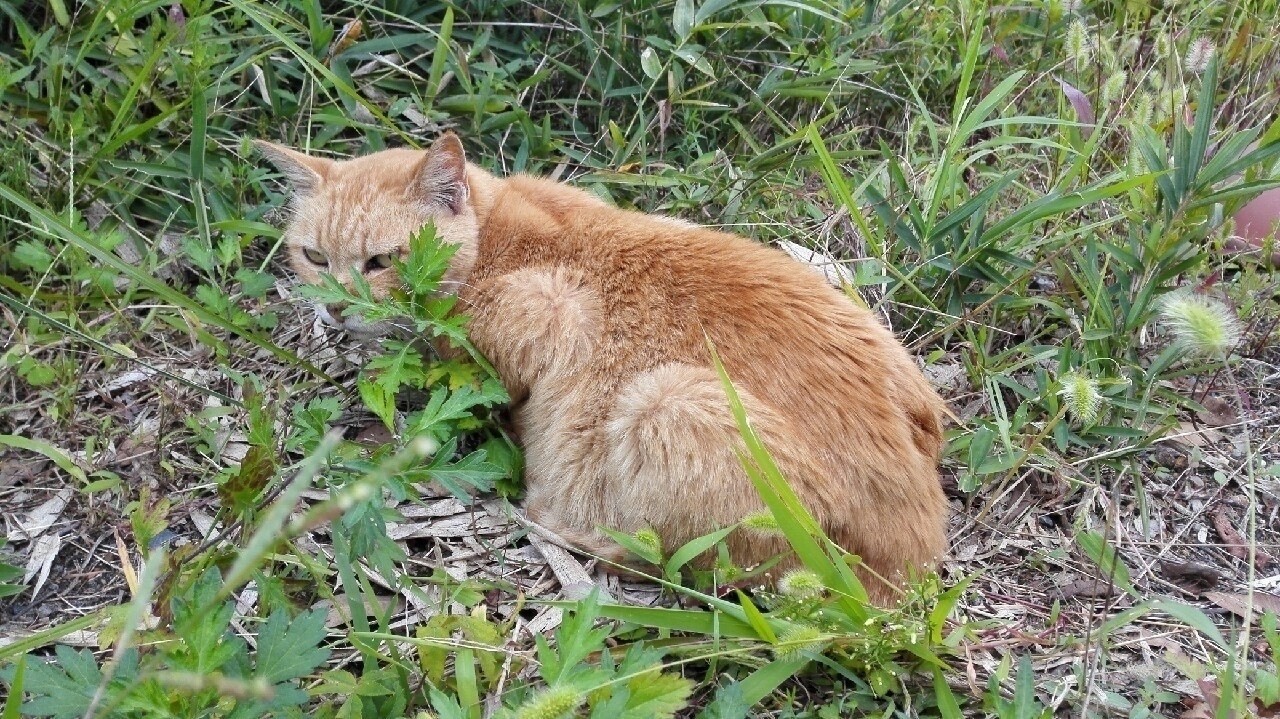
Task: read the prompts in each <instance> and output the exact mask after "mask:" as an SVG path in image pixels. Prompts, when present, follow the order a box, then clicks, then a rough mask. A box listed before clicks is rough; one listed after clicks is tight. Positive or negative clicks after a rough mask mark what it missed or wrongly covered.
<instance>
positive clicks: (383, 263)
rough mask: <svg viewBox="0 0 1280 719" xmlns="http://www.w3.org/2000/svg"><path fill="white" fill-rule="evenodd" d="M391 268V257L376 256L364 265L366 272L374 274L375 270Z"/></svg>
mask: <svg viewBox="0 0 1280 719" xmlns="http://www.w3.org/2000/svg"><path fill="white" fill-rule="evenodd" d="M390 267H391V255H388V254H385V253H384V254H381V255H374V256H373V257H370V258H369V261H368V262H366V263H364V271H365V272H373V271H374V270H385V269H389V268H390Z"/></svg>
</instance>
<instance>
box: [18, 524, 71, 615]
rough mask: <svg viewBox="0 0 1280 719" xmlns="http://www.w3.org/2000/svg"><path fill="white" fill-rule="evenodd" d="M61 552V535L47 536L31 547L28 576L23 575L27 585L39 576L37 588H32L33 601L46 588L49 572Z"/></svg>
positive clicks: (28, 559) (27, 569)
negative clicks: (42, 588) (41, 589)
mask: <svg viewBox="0 0 1280 719" xmlns="http://www.w3.org/2000/svg"><path fill="white" fill-rule="evenodd" d="M60 551H62V535H61V534H46V535H44V536H43V537H41V538H39V539H37V540H36V541H35V544H33V545H31V556H30V557H27V567H26V574H25V575H23V578H22V582H23V584H25V583H27V582H29V581H31V578H32V577H35V576H36V575H37V574H38V575H39V576H38V577H37V578H36V583H35V586H34V587H32V588H31V599H32V600H34V599H35V598H36V596H37V595H39V594H40V588H41V587H43V586H44V583H45V580H46V579H48V578H49V570H50V569H52V568H53V560H54V559H55V558H56V557H57V556H58V552H60Z"/></svg>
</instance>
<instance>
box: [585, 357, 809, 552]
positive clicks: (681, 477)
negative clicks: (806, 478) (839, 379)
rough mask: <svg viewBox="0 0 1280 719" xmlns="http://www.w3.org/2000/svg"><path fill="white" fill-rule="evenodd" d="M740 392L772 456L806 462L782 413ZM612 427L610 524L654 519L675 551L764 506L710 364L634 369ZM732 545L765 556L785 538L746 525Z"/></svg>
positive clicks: (651, 524) (646, 524)
mask: <svg viewBox="0 0 1280 719" xmlns="http://www.w3.org/2000/svg"><path fill="white" fill-rule="evenodd" d="M739 394H740V396H741V397H742V399H743V402H744V404H745V405H746V407H747V413H748V416H749V420H750V422H751V424H752V427H753V429H755V430H756V431H757V433H759V434H760V435H761V437H762V438H763V439H764V440H765V442H766V444H768V446H769V449H770V451H771V452H773V453H774V458H775V460H777V461H778V462H779V464H780V465H782V466H784V467H787V468H788V469H791V470H799V468H800V467H801V466H802V464H803V462H802V461H801V458H799V457H797V456H795V455H794V450H795V448H796V446H797V444H798V443H797V442H795V441H794V440H791V438H789V437H788V436H787V432H786V430H785V426H784V423H783V422H782V420H781V419H780V418H779V417H778V416H777V415H776V413H774V412H772V411H770V410H769V409H768V408H767V407H765V406H764V405H763V404H761V403H760V402H757V401H756V400H755V399H754V398H753V397H752V396H751V395H750V394H749V393H746V392H744V391H741V390H740V391H739ZM605 436H606V443H607V445H608V447H609V450H608V451H609V455H608V460H607V462H606V466H605V468H604V472H605V475H606V479H605V482H604V486H605V494H606V496H607V498H608V499H607V504H606V513H607V514H608V515H611V519H612V521H613V523H614V526H612V527H611V528H612V529H620V530H623V531H628V532H634V531H636V530H638V529H642V528H651V529H653V530H654V531H656V532H657V533H658V535H659V536H660V537H661V538H662V540H663V544H664V547H665V549H666V550H667V551H668V552H670V551H673V550H675V549H677V548H678V547H679V546H681V545H682V544H684V543H685V542H688V541H689V540H691V539H694V538H696V537H699V536H702V535H705V534H708V533H710V532H713V531H715V530H717V529H720V528H722V527H726V526H729V525H732V524H735V523H737V522H738V521H740V520H741V519H742V518H743V517H744V516H747V515H750V514H754V513H756V512H760V511H762V510H763V509H764V505H763V503H762V502H761V500H760V498H759V495H758V494H757V492H756V489H755V487H754V485H753V484H752V483H751V481H750V479H749V478H748V477H747V474H746V472H745V471H744V470H743V468H742V465H741V463H740V460H739V458H738V452H737V450H738V449H739V448H740V447H742V441H741V437H740V436H739V434H738V428H737V424H736V423H735V421H734V418H733V415H732V413H731V412H730V410H729V402H728V398H727V397H726V395H725V393H724V388H723V386H722V385H721V384H720V379H719V377H718V376H717V375H716V373H715V372H714V371H713V370H712V369H711V368H710V367H696V366H693V365H690V364H684V363H669V364H665V365H661V366H658V367H656V368H654V369H651V370H648V371H646V372H642V373H640V374H639V375H637V376H635V377H634V378H632V379H631V380H630V381H628V382H626V383H625V384H624V385H623V388H622V390H621V392H620V393H619V394H618V396H617V398H616V400H615V401H614V404H613V407H612V412H611V414H610V418H609V421H608V423H607V426H606V430H605ZM728 545H729V548H730V551H731V553H732V555H733V557H734V559H735V560H737V561H742V562H758V561H762V560H764V559H767V558H768V557H770V556H773V555H775V554H777V553H780V552H782V551H783V550H784V549H785V546H786V545H785V542H783V541H782V540H780V539H778V538H773V537H765V536H759V535H755V534H751V533H747V532H743V531H741V530H740V531H737V532H735V533H734V534H732V535H730V538H729V541H728ZM740 555H741V556H740Z"/></svg>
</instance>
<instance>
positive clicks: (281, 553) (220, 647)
mask: <svg viewBox="0 0 1280 719" xmlns="http://www.w3.org/2000/svg"><path fill="white" fill-rule="evenodd" d="M1278 25H1280V9H1278V8H1277V5H1276V3H1275V2H1274V0H1249V1H1246V2H1237V3H1212V2H1207V1H1205V0H1177V1H1176V2H1175V1H1168V2H1164V3H1146V2H1134V1H1131V0H1098V1H1095V2H1078V1H1072V2H1062V1H1060V0H1036V1H1033V2H1025V3H1011V4H993V3H989V2H984V1H980V0H949V1H946V2H937V3H926V2H912V1H910V0H897V1H895V2H878V1H877V0H866V2H860V3H838V2H824V1H822V0H748V1H741V0H701V1H699V0H676V1H675V2H656V3H639V2H635V3H627V2H624V3H619V2H610V1H609V0H604V1H603V2H584V3H582V4H573V3H555V2H548V3H537V2H528V1H524V0H522V1H509V0H480V1H478V2H471V3H465V4H457V5H452V6H451V5H448V4H444V3H433V2H418V1H417V0H414V1H413V2H409V1H397V0H388V1H387V2H382V3H369V2H320V1H319V0H314V1H307V0H277V1H275V2H267V1H259V0H227V1H225V2H214V1H213V0H187V1H185V2H172V3H171V2H159V1H146V0H115V1H108V2H99V1H96V0H87V1H85V2H80V3H68V2H65V1H64V0H50V1H49V2H38V3H36V2H14V1H13V0H0V126H2V127H3V132H2V133H0V305H2V306H0V316H3V318H4V322H3V325H0V338H2V339H0V507H3V511H0V521H2V522H3V528H2V529H0V532H3V535H2V536H3V537H5V539H6V540H7V544H6V543H4V542H0V596H7V599H4V600H3V602H2V603H0V697H4V698H3V699H0V701H2V702H3V704H2V705H0V712H2V713H3V716H4V717H5V718H6V719H7V718H8V717H11V716H19V715H33V716H58V717H73V716H74V717H79V716H263V715H283V716H301V715H307V716H370V717H374V716H377V717H388V716H426V715H428V714H430V715H435V716H440V717H450V718H453V717H457V718H463V717H465V718H466V719H480V718H481V717H490V716H516V717H522V718H528V719H535V718H544V717H548V718H549V717H565V716H588V715H589V716H608V717H611V719H612V718H614V717H637V718H639V717H671V716H675V715H679V716H695V715H696V716H705V717H708V718H710V717H741V716H748V715H750V716H764V715H770V716H787V717H791V716H804V717H815V716H816V717H822V718H823V719H827V718H829V717H836V716H863V715H866V716H872V715H874V716H928V717H933V716H940V717H955V716H973V715H990V716H1000V717H1017V718H1019V719H1021V718H1024V717H1039V716H1048V715H1050V714H1053V713H1060V714H1063V715H1070V716H1127V717H1135V718H1136V717H1146V716H1170V717H1174V716H1179V717H1207V716H1215V717H1226V716H1241V715H1243V714H1245V713H1248V712H1253V713H1257V714H1261V715H1266V716H1274V715H1275V714H1276V713H1277V711H1280V677H1278V676H1277V658H1280V638H1278V637H1277V633H1276V626H1275V625H1276V620H1275V612H1276V611H1277V610H1278V609H1280V599H1277V598H1276V597H1275V596H1274V595H1273V594H1272V592H1274V591H1275V590H1276V588H1277V584H1278V583H1280V580H1278V579H1277V575H1276V572H1277V566H1276V564H1275V562H1274V560H1273V557H1274V556H1275V555H1276V552H1277V550H1278V548H1277V546H1276V544H1277V538H1278V537H1280V519H1278V517H1280V503H1278V501H1277V490H1278V489H1280V440H1278V439H1277V436H1278V430H1280V398H1278V396H1277V390H1276V388H1277V387H1278V386H1280V382H1278V380H1280V352H1277V350H1276V348H1275V342H1274V330H1275V328H1276V324H1277V322H1280V308H1278V307H1277V302H1276V300H1277V284H1276V277H1275V275H1274V274H1273V271H1272V270H1273V269H1274V267H1273V266H1272V265H1271V264H1270V260H1271V259H1272V258H1273V256H1274V255H1273V253H1274V252H1275V248H1274V241H1273V240H1265V239H1241V238H1240V237H1239V235H1240V234H1241V233H1240V232H1239V231H1238V230H1239V228H1237V227H1235V223H1234V222H1233V219H1232V218H1233V217H1234V216H1235V213H1236V211H1237V210H1238V209H1239V208H1240V207H1242V206H1244V205H1245V203H1247V202H1249V201H1250V200H1251V199H1253V198H1254V197H1255V196H1257V195H1258V194H1259V193H1262V192H1264V191H1266V190H1268V189H1271V188H1275V187H1276V186H1277V185H1280V181H1278V180H1277V158H1278V157H1280V143H1278V142H1277V140H1280V122H1278V120H1277V113H1276V107H1277V103H1276V100H1277V97H1280V36H1277V34H1276V32H1275V28H1276V27H1277V26H1278ZM445 129H452V130H454V131H455V132H457V133H458V134H459V135H461V136H462V137H463V139H464V143H465V144H466V146H467V149H468V152H469V153H470V155H471V157H472V158H473V159H474V160H475V161H477V162H479V163H480V164H482V165H485V166H487V167H489V168H491V169H493V170H495V171H498V172H504V173H508V172H532V173H538V174H550V175H555V176H558V177H560V178H562V179H566V180H568V181H571V182H573V183H574V184H577V185H579V186H582V187H586V188H588V189H591V190H592V191H595V192H597V193H599V194H601V195H602V196H604V197H607V198H608V199H610V200H611V201H613V202H615V203H617V204H619V205H621V206H625V207H635V208H638V209H641V210H644V211H649V212H657V213H665V214H671V215H676V216H680V217H684V218H686V219H689V220H693V221H696V222H700V223H705V224H709V225H715V226H719V227H723V228H726V229H729V230H732V231H736V232H740V233H743V234H746V235H748V236H751V237H754V238H756V239H758V240H759V241H761V242H771V243H772V242H790V243H795V244H796V246H799V247H802V248H811V249H818V250H820V251H822V252H823V253H825V254H826V255H827V256H829V257H831V258H834V259H836V260H838V261H839V262H840V263H841V264H842V266H843V267H845V268H846V269H847V273H848V274H847V278H848V280H849V286H850V294H851V301H861V302H865V303H867V304H868V305H870V306H871V307H873V308H874V309H875V310H876V311H877V312H879V313H880V314H881V315H882V316H883V318H884V320H885V322H886V323H888V324H890V325H891V326H892V327H893V328H894V329H895V330H896V331H897V332H898V334H899V336H901V337H902V338H903V340H904V341H905V342H906V343H907V344H908V345H909V346H910V347H911V348H912V349H913V350H914V351H915V352H916V353H917V354H918V356H919V357H920V359H921V361H922V363H923V365H924V366H925V369H926V371H927V372H928V373H929V375H930V376H931V378H933V379H934V380H935V382H936V383H937V384H938V386H939V387H940V389H941V390H942V391H943V392H944V393H945V395H946V396H947V398H948V400H949V402H950V406H951V408H952V410H953V412H954V413H955V415H956V417H955V422H954V423H953V425H952V428H951V431H950V444H949V448H948V453H947V457H946V459H945V461H944V475H945V477H944V478H945V481H946V482H947V486H948V490H949V492H950V493H951V496H952V497H953V500H954V507H955V510H956V511H955V513H954V514H955V517H954V520H953V526H952V557H951V560H950V561H948V562H946V563H945V564H944V566H943V567H942V568H941V569H940V575H939V576H938V577H933V578H924V579H922V581H921V582H920V583H919V585H918V586H916V587H915V588H913V590H912V591H911V592H910V593H909V595H908V597H907V598H906V601H905V603H904V606H903V608H902V609H900V610H897V611H895V612H890V613H881V612H877V611H875V610H872V609H869V608H867V607H866V606H865V605H864V604H863V603H862V602H861V601H860V600H859V589H858V587H857V586H856V581H854V580H852V579H851V576H850V575H849V572H848V569H847V565H846V564H845V563H844V560H843V558H842V557H840V556H839V554H838V553H836V552H833V551H831V548H830V547H828V546H826V545H825V544H823V542H822V540H821V538H820V537H818V538H815V537H813V536H812V534H811V533H810V532H808V531H807V529H806V526H805V521H804V517H805V515H804V512H803V510H802V508H800V507H798V506H796V505H795V503H794V502H793V501H790V500H789V498H788V495H787V491H786V487H785V483H784V482H783V479H782V478H781V477H779V476H777V473H776V472H775V471H773V470H772V468H771V466H770V463H769V461H768V456H767V448H764V447H759V446H758V445H757V444H756V443H754V442H753V441H752V440H753V438H752V437H751V435H750V433H749V431H748V430H747V429H746V428H745V427H744V437H745V439H746V441H747V446H748V447H749V448H750V449H751V450H752V453H751V455H750V457H749V458H748V459H747V460H746V461H747V462H748V466H749V467H751V468H752V470H753V477H754V478H755V479H756V481H757V484H758V486H759V487H760V491H761V492H762V493H764V494H766V496H767V497H769V498H770V500H771V501H770V507H771V510H772V512H771V515H770V516H769V517H761V518H755V519H754V520H753V524H752V526H750V527H742V528H727V529H726V531H777V532H783V533H785V534H786V535H787V536H788V538H789V539H791V540H792V542H793V544H794V545H795V546H796V548H797V550H798V551H800V552H801V553H802V556H804V557H805V562H806V565H807V567H808V569H807V571H805V572H802V573H800V574H797V575H795V576H793V577H791V578H790V581H789V582H787V583H786V584H785V585H784V587H783V590H784V591H782V592H779V593H777V594H773V593H768V592H760V591H757V592H753V593H749V594H748V593H741V592H727V593H725V592H720V591H712V590H711V589H709V588H708V587H709V585H708V581H709V580H714V579H716V578H715V577H705V576H698V575H696V574H695V573H691V572H688V571H685V570H684V567H683V565H684V564H685V562H687V561H688V559H689V557H691V556H692V555H693V554H696V553H697V550H701V549H705V548H708V547H711V546H712V545H714V543H715V542H716V541H717V540H718V539H719V538H720V537H717V536H712V537H708V538H707V539H706V540H705V542H703V543H700V544H699V545H698V546H695V547H683V548H676V547H666V548H664V547H661V546H660V541H659V540H658V538H654V537H651V536H639V537H630V538H628V537H623V538H621V540H622V541H625V542H628V543H629V546H631V547H632V548H633V550H634V551H635V552H636V553H637V554H640V555H641V556H644V557H647V558H650V559H652V560H653V561H654V562H655V570H654V574H655V576H656V577H658V578H660V579H662V580H663V581H665V582H667V584H665V585H659V584H657V583H654V582H647V583H646V582H619V581H617V580H616V579H614V580H602V579H599V578H598V575H597V574H596V573H595V569H596V568H595V567H594V565H593V564H592V563H591V562H590V561H589V560H588V561H586V562H585V564H584V562H583V561H582V559H575V558H574V557H572V556H570V555H569V554H567V553H565V552H563V551H562V550H558V549H557V548H556V547H555V546H554V545H549V544H548V543H547V542H546V541H545V540H542V539H540V538H539V537H537V536H536V534H531V532H530V531H529V529H528V528H527V527H526V526H524V525H522V524H520V523H519V521H518V519H515V518H513V513H512V512H511V510H510V506H511V505H510V503H509V502H508V501H507V499H506V498H507V497H509V496H511V495H512V494H513V493H517V492H518V482H517V481H516V479H517V477H518V470H519V456H518V452H516V451H515V450H514V449H513V448H512V446H511V445H510V443H509V442H507V441H506V439H505V436H504V435H503V433H502V431H501V426H500V423H498V422H497V421H496V419H495V417H496V412H497V408H498V407H499V406H500V404H501V402H502V400H503V394H502V390H501V388H500V387H499V386H498V385H497V384H496V383H494V382H493V381H492V380H491V379H487V378H486V377H487V375H486V372H485V370H484V368H483V366H482V365H481V364H479V363H455V364H451V365H442V364H439V363H434V362H430V361H428V360H424V359H422V358H420V356H419V355H418V354H417V353H416V352H415V351H414V350H413V347H412V346H411V345H409V344H405V343H400V344H396V343H391V344H388V345H385V346H382V347H373V348H370V347H360V346H356V345H354V344H352V343H350V342H348V341H347V340H345V339H343V338H340V337H336V336H332V335H330V334H328V332H327V331H326V330H325V328H324V327H323V326H321V325H319V324H317V323H316V322H315V318H314V316H313V315H312V313H311V311H310V310H309V308H308V306H307V303H306V302H305V301H303V300H302V299H301V298H299V297H298V296H297V293H296V291H295V288H294V287H293V285H292V283H291V281H290V279H289V273H288V270H287V268H285V267H284V265H283V263H282V262H281V252H280V249H281V248H280V245H279V232H278V229H277V228H278V227H279V225H280V221H281V217H282V214H281V209H280V208H281V206H282V204H283V201H284V198H285V188H284V187H283V186H282V184H281V182H280V180H279V178H278V177H277V176H276V174H275V173H274V172H273V171H272V170H271V169H270V168H268V167H267V166H266V165H265V164H264V163H263V162H262V161H261V158H259V157H256V156H254V155H253V153H252V152H251V148H250V145H249V140H250V139H251V138H255V137H262V138H267V139H271V140H275V141H279V142H283V143H287V144H290V145H293V146H296V147H301V148H306V149H308V150H309V151H311V152H315V153H319V154H325V155H328V156H334V157H341V156H349V155H353V154H359V153H365V152H369V151H373V150H376V149H380V148H383V147H390V146H401V145H410V146H424V145H425V144H427V143H429V142H430V141H431V139H432V138H434V137H435V136H436V135H437V134H438V133H439V132H441V131H442V130H445ZM422 240H423V241H422V242H420V243H419V244H418V245H417V248H416V250H415V252H414V255H413V256H412V257H411V258H410V261H409V263H408V266H407V267H405V268H402V271H403V272H404V273H405V275H406V278H407V279H408V280H409V292H408V294H407V295H406V296H405V297H404V298H401V299H400V300H399V301H398V302H399V303H400V304H395V305H392V306H390V307H384V308H383V309H384V310H387V311H396V312H399V313H402V314H407V315H409V316H410V317H412V318H413V319H414V320H415V321H416V322H417V324H418V327H419V328H420V329H421V331H423V332H447V333H455V334H456V333H461V332H463V331H464V327H463V326H462V325H460V324H456V323H455V324H451V323H450V321H449V320H447V319H445V313H446V312H447V310H448V306H447V303H445V304H442V303H440V302H438V301H435V300H432V299H431V295H430V292H431V290H432V289H434V287H435V285H434V284H433V283H434V281H435V279H436V278H438V269H439V264H440V262H441V261H442V258H444V257H446V256H447V249H445V248H441V247H439V246H438V245H435V244H434V243H432V242H431V241H430V238H429V237H424V238H422ZM793 249H794V248H793ZM367 309H370V310H374V311H376V310H377V308H375V307H373V306H372V305H369V306H368V307H367ZM371 355H372V359H370V356H371ZM819 390H820V388H815V391H819ZM335 428H336V429H337V430H338V431H336V432H335V431H332V430H334V429H335ZM721 536H723V535H721ZM734 571H735V570H734V568H732V567H727V566H726V567H721V573H720V576H719V578H720V579H725V578H731V577H732V576H733V572H734ZM589 587H595V593H593V594H589V595H588V594H587V592H586V591H584V589H585V588H589ZM557 600H558V601H557ZM55 645H56V649H55V648H54V647H55Z"/></svg>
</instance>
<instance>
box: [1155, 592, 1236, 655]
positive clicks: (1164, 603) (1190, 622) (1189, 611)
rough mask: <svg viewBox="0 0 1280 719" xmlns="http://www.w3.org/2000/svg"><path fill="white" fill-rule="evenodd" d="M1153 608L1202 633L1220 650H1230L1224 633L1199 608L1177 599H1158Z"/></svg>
mask: <svg viewBox="0 0 1280 719" xmlns="http://www.w3.org/2000/svg"><path fill="white" fill-rule="evenodd" d="M1151 608H1152V609H1156V610H1158V611H1161V612H1164V613H1165V614H1168V615H1169V616H1171V617H1173V618H1174V619H1177V620H1178V621H1180V622H1182V623H1183V624H1186V625H1187V626H1189V627H1191V628H1192V629H1194V630H1196V631H1198V632H1200V633H1201V634H1203V635H1204V636H1206V637H1208V638H1209V639H1210V640H1212V641H1213V643H1214V644H1217V645H1218V646H1219V647H1220V648H1222V649H1224V650H1225V649H1229V648H1230V647H1229V646H1228V645H1227V640H1226V639H1224V638H1223V637H1222V632H1220V631H1218V628H1217V627H1216V626H1214V624H1213V621H1212V620H1210V619H1209V617H1208V616H1207V615H1205V613H1204V612H1202V611H1201V610H1200V609H1199V608H1198V607H1193V606H1191V605H1190V604H1185V603H1183V602H1179V601H1177V600H1176V599H1156V600H1153V601H1152V602H1151Z"/></svg>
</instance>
